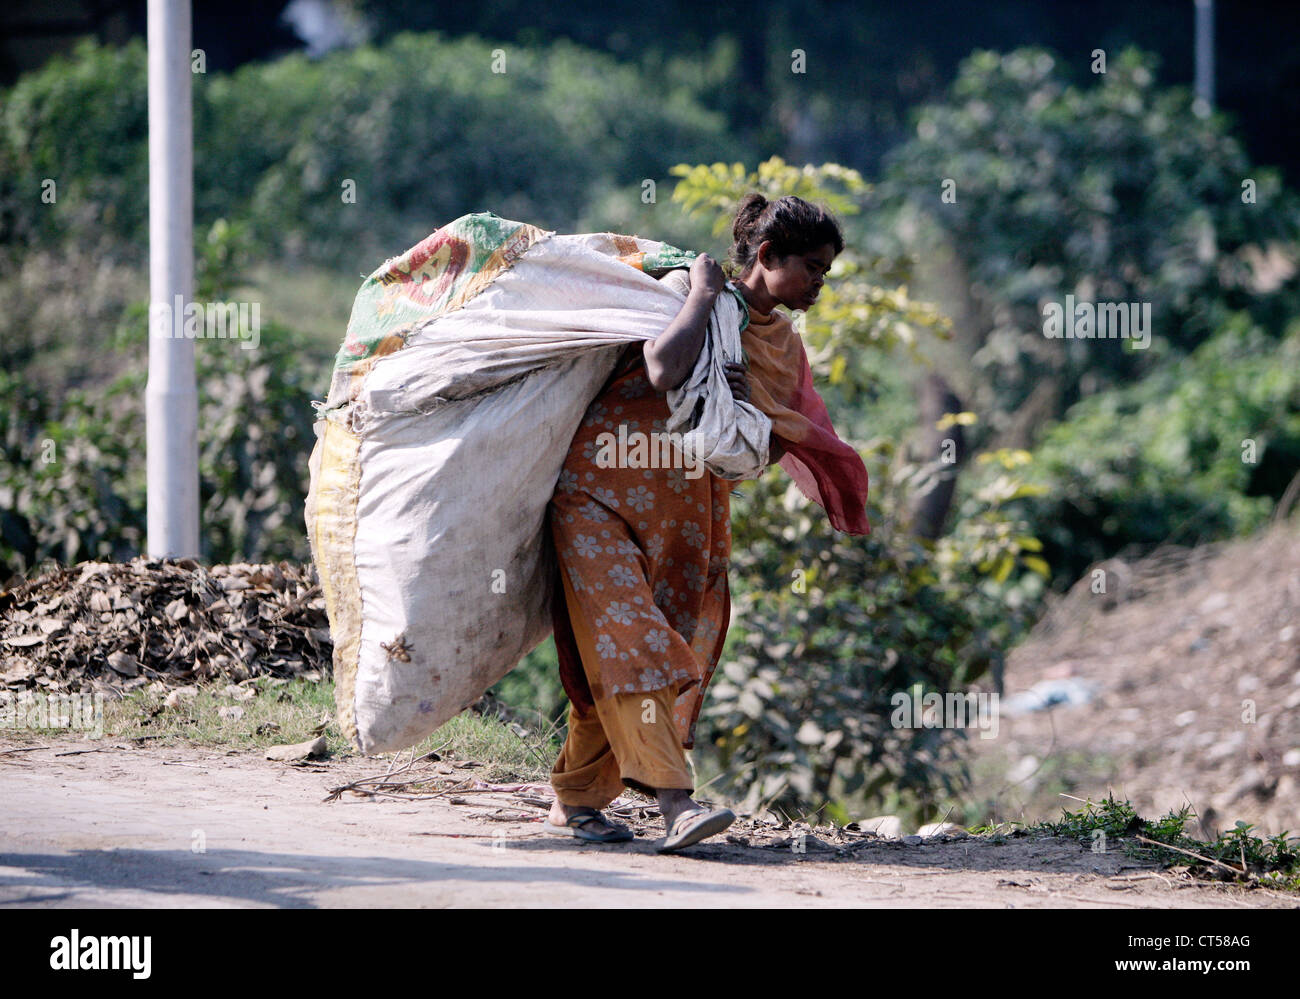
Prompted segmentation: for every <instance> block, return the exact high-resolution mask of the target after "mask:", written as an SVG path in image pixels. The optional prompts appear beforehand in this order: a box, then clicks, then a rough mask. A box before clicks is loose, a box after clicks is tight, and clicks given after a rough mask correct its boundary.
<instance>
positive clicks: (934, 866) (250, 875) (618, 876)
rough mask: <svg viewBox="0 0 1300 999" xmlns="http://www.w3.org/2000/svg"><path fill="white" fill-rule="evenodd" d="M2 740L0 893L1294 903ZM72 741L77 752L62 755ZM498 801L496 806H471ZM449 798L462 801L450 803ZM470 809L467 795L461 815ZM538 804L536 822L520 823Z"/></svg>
mask: <svg viewBox="0 0 1300 999" xmlns="http://www.w3.org/2000/svg"><path fill="white" fill-rule="evenodd" d="M32 745H34V744H33V743H26V744H23V743H19V742H12V741H0V801H3V802H4V806H3V808H2V809H0V905H3V906H5V907H17V906H56V907H57V906H69V907H100V906H104V907H110V906H130V907H154V906H165V907H173V906H187V907H193V906H204V907H213V906H215V907H225V906H252V907H313V908H314V907H331V906H360V907H366V906H402V907H434V906H437V907H445V906H506V907H533V906H569V905H582V906H587V905H597V906H638V907H645V906H705V907H728V908H734V907H737V906H746V907H751V906H752V907H764V906H792V907H793V906H797V907H808V906H813V907H822V906H825V907H835V906H877V907H899V906H903V907H915V906H923V907H954V906H956V907H994V908H1005V907H1024V908H1033V907H1053V908H1063V907H1064V908H1074V907H1081V908H1095V907H1139V908H1140V907H1154V908H1184V907H1190V908H1211V907H1212V908H1274V907H1276V908H1294V907H1296V906H1297V905H1300V902H1298V901H1297V900H1296V899H1295V898H1294V897H1291V896H1288V895H1285V894H1282V893H1278V892H1272V891H1260V890H1254V891H1247V890H1243V889H1239V888H1234V887H1231V886H1223V885H1207V884H1203V883H1197V882H1193V881H1191V880H1189V879H1187V878H1186V877H1185V876H1182V875H1176V874H1170V873H1161V874H1159V875H1155V874H1153V873H1151V869H1149V868H1147V867H1144V866H1143V865H1141V864H1139V863H1138V862H1136V861H1134V860H1131V859H1130V858H1128V857H1126V856H1124V855H1123V853H1121V852H1110V853H1104V854H1096V853H1092V852H1090V851H1085V850H1083V849H1081V848H1080V847H1079V846H1078V845H1076V844H1074V843H1072V842H1069V841H1067V840H1060V839H1028V838H1014V839H1008V840H1006V841H1005V842H1004V843H1003V844H1001V845H995V844H993V843H991V842H988V841H985V840H983V839H980V838H967V839H957V840H951V841H948V842H945V843H925V844H922V845H913V846H909V845H905V844H903V843H902V842H901V841H897V840H879V841H872V842H870V843H863V844H858V847H859V848H855V849H853V850H851V851H840V852H837V851H836V850H835V849H834V848H829V847H825V846H823V845H821V844H820V843H818V842H817V841H815V840H814V841H812V842H810V843H807V844H806V846H807V852H806V853H803V854H797V853H794V852H792V851H791V850H790V849H789V848H788V847H787V848H779V847H777V848H774V847H771V846H769V847H765V848H763V847H755V846H753V845H743V843H740V844H738V843H733V842H728V841H726V840H725V839H723V838H721V837H719V838H718V839H717V840H710V841H707V842H705V843H702V844H700V845H698V846H696V847H694V848H692V849H691V850H690V851H689V852H688V853H685V854H681V855H677V856H660V855H659V854H657V853H655V852H654V840H653V839H651V838H649V837H644V838H643V837H638V839H637V840H636V841H634V842H632V843H627V844H621V845H617V846H595V845H581V844H579V843H578V842H577V841H575V840H564V839H558V838H554V837H551V836H547V835H546V834H544V833H543V832H542V831H541V828H540V816H541V815H542V812H541V810H540V809H536V808H534V809H532V810H531V813H530V810H529V809H528V808H527V807H523V808H521V807H520V806H519V805H518V804H515V805H514V806H513V807H510V808H508V809H507V810H506V811H505V813H504V814H505V816H506V817H507V818H511V817H514V818H517V819H519V820H518V821H514V820H512V821H489V820H488V819H487V818H486V816H487V815H488V814H489V813H491V812H492V811H493V810H494V809H496V808H498V807H501V806H504V805H506V804H508V802H507V801H506V799H508V797H509V796H508V795H501V796H494V795H489V796H484V797H482V798H475V799H474V800H473V802H471V803H469V805H455V804H451V803H449V802H448V800H447V799H446V798H434V799H422V800H419V801H399V800H386V801H375V800H366V799H362V798H359V797H353V796H351V795H346V794H345V795H344V796H343V797H341V798H340V799H339V800H337V801H334V802H330V803H326V802H324V801H323V799H324V798H325V796H326V791H327V789H328V788H330V787H333V786H337V785H339V784H342V783H345V782H347V781H350V780H354V779H356V778H358V777H362V776H365V775H368V774H374V773H382V772H383V769H384V764H383V763H382V762H381V761H379V760H375V759H366V758H352V759H344V760H338V761H328V762H325V763H319V764H312V765H310V766H301V765H291V764H283V763H272V762H269V761H267V760H264V759H262V758H261V756H260V754H259V753H255V752H238V753H235V752H233V751H232V752H231V753H228V754H227V753H223V752H221V751H219V750H198V749H176V748H156V749H139V748H135V747H134V746H132V745H130V744H129V743H121V742H117V741H116V740H113V739H111V738H109V739H104V740H101V741H98V742H83V743H75V742H63V741H52V742H48V743H45V744H43V746H44V748H41V749H38V750H34V751H26V752H12V751H10V752H6V750H12V749H15V748H17V749H29V748H30V747H31V746H32ZM74 750H93V751H91V752H79V753H76V755H62V756H60V755H56V754H59V753H63V754H68V753H70V752H72V751H74ZM495 797H500V798H501V799H502V800H501V801H489V800H488V799H490V798H495ZM461 800H464V799H461ZM471 806H472V807H471ZM534 816H537V818H534Z"/></svg>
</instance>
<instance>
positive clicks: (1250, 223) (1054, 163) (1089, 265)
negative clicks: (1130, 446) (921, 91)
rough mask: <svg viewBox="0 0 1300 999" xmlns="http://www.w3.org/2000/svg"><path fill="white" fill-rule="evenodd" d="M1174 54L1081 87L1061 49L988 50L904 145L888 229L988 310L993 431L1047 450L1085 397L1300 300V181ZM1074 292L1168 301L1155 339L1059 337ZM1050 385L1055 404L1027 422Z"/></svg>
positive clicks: (963, 297)
mask: <svg viewBox="0 0 1300 999" xmlns="http://www.w3.org/2000/svg"><path fill="white" fill-rule="evenodd" d="M1155 65H1156V59H1155V57H1154V56H1152V55H1150V54H1146V53H1142V52H1140V51H1138V50H1134V49H1129V50H1126V51H1124V52H1123V53H1121V54H1119V55H1118V56H1117V57H1114V58H1112V59H1111V60H1110V62H1109V65H1108V66H1107V67H1106V72H1105V73H1104V74H1098V75H1097V76H1096V77H1095V82H1093V83H1092V85H1091V86H1087V87H1079V86H1075V85H1073V84H1071V83H1070V82H1069V80H1068V78H1067V76H1066V67H1065V66H1064V65H1063V64H1062V62H1061V61H1060V60H1058V59H1057V58H1055V57H1054V56H1052V55H1051V54H1050V53H1048V52H1047V51H1045V50H1042V49H1036V48H1029V49H1018V50H1016V51H1014V52H1010V53H1007V54H1005V55H1003V54H999V53H996V52H989V51H977V52H975V53H974V54H973V55H971V56H970V57H968V58H967V59H966V60H965V61H964V62H963V63H962V66H961V69H960V73H959V76H958V78H957V80H956V81H955V82H954V83H953V84H952V87H951V88H950V90H949V93H948V96H947V99H946V100H944V101H943V102H942V103H937V104H933V105H927V106H925V107H923V108H921V109H920V110H919V111H917V112H916V115H915V128H916V137H915V138H913V139H911V140H910V141H909V142H907V143H906V144H905V145H903V146H902V147H900V148H898V149H897V150H895V151H894V152H893V153H891V154H890V156H889V157H888V161H887V162H888V166H887V170H886V174H885V177H884V179H883V180H882V181H881V183H880V185H879V186H878V188H877V190H876V192H875V193H876V201H875V203H874V205H875V207H877V208H878V209H879V210H880V211H881V213H882V215H881V218H882V221H883V222H884V224H881V225H879V226H877V227H876V229H875V230H874V232H873V233H872V237H873V239H874V240H875V241H876V242H878V243H882V244H889V243H891V242H893V237H894V236H895V235H897V236H898V238H899V239H900V240H901V241H902V243H904V244H905V245H906V246H907V247H908V248H909V249H910V250H912V251H913V252H915V253H917V254H919V255H922V256H923V257H924V258H926V259H927V260H931V259H940V258H944V259H948V260H950V261H951V272H950V274H949V275H948V282H949V284H948V291H949V293H950V294H951V296H952V299H953V302H954V308H955V309H956V311H959V312H960V313H962V314H964V315H966V316H968V317H969V319H968V321H967V322H966V324H965V325H964V326H963V329H962V332H963V337H964V340H965V355H966V356H965V357H963V358H962V360H961V362H959V363H963V364H964V363H965V360H966V359H967V358H969V359H970V360H971V361H973V363H974V365H975V366H976V368H977V370H978V372H979V378H978V381H977V382H976V384H975V385H974V386H973V391H972V392H971V394H970V396H969V398H970V405H971V408H972V409H974V410H976V411H977V412H980V413H982V414H984V416H985V427H986V429H987V430H988V431H989V432H991V433H994V434H1000V433H1004V432H1008V431H1015V439H1018V440H1020V441H1021V442H1022V443H1023V444H1024V445H1025V446H1028V444H1029V443H1031V442H1032V440H1033V439H1034V435H1035V434H1036V432H1037V430H1038V429H1039V428H1041V427H1042V426H1043V425H1045V424H1046V422H1047V421H1049V420H1051V419H1054V418H1058V417H1059V416H1060V415H1061V414H1062V413H1063V412H1064V411H1065V410H1066V409H1067V408H1068V407H1069V405H1071V404H1072V403H1074V402H1075V401H1077V400H1078V399H1079V398H1081V397H1083V396H1086V395H1088V394H1091V393H1094V392H1098V391H1102V390H1104V389H1105V388H1107V387H1108V386H1112V385H1115V384H1122V383H1123V382H1125V381H1131V380H1133V379H1135V378H1136V377H1140V376H1142V375H1145V374H1146V373H1148V372H1150V371H1151V370H1153V369H1154V368H1155V367H1157V366H1159V365H1160V364H1161V363H1163V362H1164V360H1165V359H1166V358H1173V357H1177V356H1179V355H1181V354H1182V353H1185V352H1186V351H1187V350H1190V349H1193V348H1194V347H1195V346H1196V345H1197V344H1199V343H1201V342H1202V341H1203V340H1205V339H1206V338H1207V337H1208V336H1210V335H1211V333H1212V332H1213V331H1214V330H1216V329H1217V328H1218V327H1219V326H1220V325H1221V324H1222V322H1223V321H1224V319H1225V318H1226V316H1227V315H1228V314H1229V313H1230V312H1231V311H1233V310H1236V309H1241V308H1248V309H1250V310H1252V312H1253V314H1255V315H1256V317H1257V318H1259V319H1261V320H1265V319H1269V318H1270V317H1271V319H1272V320H1276V318H1277V316H1278V315H1279V314H1286V313H1287V311H1288V310H1290V311H1292V312H1293V311H1294V308H1295V306H1296V305H1297V301H1298V300H1297V295H1296V289H1297V282H1296V281H1295V280H1294V270H1293V269H1291V271H1290V274H1291V280H1290V281H1289V283H1286V284H1281V280H1282V279H1284V278H1286V277H1287V276H1288V268H1287V267H1286V266H1282V267H1281V269H1280V270H1277V271H1276V272H1275V273H1273V274H1268V273H1265V271H1266V270H1268V269H1270V268H1265V267H1261V266H1259V261H1260V259H1261V258H1262V256H1263V255H1264V252H1265V250H1266V249H1268V248H1269V247H1270V246H1271V245H1272V244H1280V245H1285V244H1292V245H1294V244H1295V242H1296V241H1297V238H1298V237H1300V207H1298V205H1297V200H1296V198H1295V196H1294V194H1293V193H1291V192H1290V191H1287V190H1285V189H1284V188H1283V187H1282V184H1281V180H1280V176H1279V174H1278V172H1277V171H1275V170H1271V169H1265V168H1262V167H1260V166H1258V165H1257V164H1252V163H1251V162H1250V161H1249V160H1248V158H1247V156H1246V153H1245V151H1244V150H1243V148H1242V146H1241V144H1240V143H1239V142H1238V141H1237V139H1235V138H1234V137H1233V136H1232V135H1231V134H1230V132H1229V126H1230V122H1229V120H1228V118H1227V116H1226V115H1224V114H1222V113H1215V114H1212V115H1210V116H1209V117H1206V118H1202V117H1200V116H1198V114H1197V113H1196V110H1195V108H1194V102H1193V98H1192V95H1191V93H1190V92H1188V91H1187V90H1186V89H1185V88H1170V89H1160V88H1158V87H1157V85H1156V77H1155ZM945 184H947V185H949V187H948V190H947V193H948V195H949V197H947V198H945V197H944V195H945V186H944V185H945ZM1248 184H1249V185H1253V189H1254V190H1253V194H1254V200H1253V202H1248V201H1247V193H1248V192H1247V190H1246V185H1248ZM1067 294H1071V295H1074V296H1075V297H1076V299H1077V300H1078V301H1080V302H1082V301H1089V302H1123V303H1128V302H1138V303H1149V304H1150V307H1151V327H1152V329H1151V333H1152V342H1151V346H1150V347H1149V349H1147V350H1133V349H1131V343H1132V341H1130V340H1121V339H1093V340H1076V339H1048V338H1046V337H1045V336H1044V335H1043V316H1044V313H1043V307H1044V304H1045V303H1047V302H1056V303H1059V304H1061V305H1062V307H1064V302H1065V296H1066V295H1067ZM1269 325H1270V327H1271V328H1278V327H1280V325H1281V324H1280V323H1274V322H1271V321H1270V323H1269ZM1035 389H1037V390H1038V392H1039V393H1040V394H1044V393H1045V394H1046V395H1047V396H1048V397H1049V399H1048V400H1047V401H1046V403H1045V404H1043V405H1041V406H1040V407H1039V408H1037V409H1036V410H1035V411H1034V412H1032V413H1026V414H1025V416H1024V418H1023V419H1022V420H1021V421H1019V425H1018V426H1017V422H1016V421H1013V420H1012V418H1011V414H1012V413H1014V412H1015V411H1016V410H1017V408H1018V407H1021V406H1022V404H1024V403H1026V400H1028V399H1029V398H1030V396H1031V392H1032V391H1033V390H1035Z"/></svg>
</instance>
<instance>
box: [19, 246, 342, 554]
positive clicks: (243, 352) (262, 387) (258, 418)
mask: <svg viewBox="0 0 1300 999" xmlns="http://www.w3.org/2000/svg"><path fill="white" fill-rule="evenodd" d="M208 235H209V238H208V239H207V240H206V241H205V252H204V254H203V256H202V257H201V258H200V261H199V263H200V266H199V270H198V282H197V285H198V287H197V295H196V300H197V301H218V300H226V299H229V298H231V297H232V296H233V294H234V292H235V289H236V286H237V283H238V280H239V278H238V264H239V262H240V260H241V259H242V258H243V254H244V250H243V249H241V248H242V247H245V245H246V244H245V243H244V242H243V241H245V240H246V238H247V237H246V233H244V232H243V231H242V230H240V229H238V228H237V227H228V226H226V225H225V224H224V223H219V224H217V225H215V226H213V227H212V229H211V230H210V231H209V234H208ZM147 320H148V309H147V306H145V305H144V304H143V303H139V304H137V305H136V306H134V307H133V308H132V309H130V310H128V312H127V314H126V316H125V317H124V318H123V322H122V324H121V327H120V329H119V332H118V340H117V345H118V348H119V350H120V351H122V352H123V353H124V354H125V355H126V356H127V358H128V360H127V370H126V373H125V374H123V375H121V376H120V377H118V378H117V379H115V380H114V381H113V382H111V383H110V384H108V385H107V386H105V387H100V388H95V389H89V390H84V391H73V392H69V393H67V394H66V395H65V396H64V397H63V398H61V399H59V400H57V401H55V400H54V399H52V398H51V396H50V395H49V394H48V393H47V392H45V391H44V390H42V389H40V388H38V387H35V386H32V385H30V384H28V383H27V382H25V381H24V380H23V379H22V378H20V377H17V376H11V375H9V374H7V373H5V374H3V375H0V388H2V389H3V391H4V399H5V401H6V405H5V407H4V408H3V409H0V431H2V432H3V442H4V454H3V462H2V463H0V508H3V509H4V510H5V511H6V514H5V517H4V520H3V524H0V527H2V528H3V531H2V535H0V546H2V547H0V567H3V568H4V569H6V570H7V571H6V575H8V574H10V573H22V572H27V571H29V570H30V569H31V567H32V566H34V565H35V564H36V563H38V562H40V561H42V560H45V559H53V560H55V561H58V562H62V563H67V564H71V563H73V562H78V561H82V560H85V559H111V560H125V559H128V558H130V557H132V556H133V555H135V554H138V553H139V552H140V551H141V550H143V548H144V543H145V524H146V519H145V514H146V510H145V506H146V504H145V490H146V484H145V446H144V441H145V400H144V394H145V386H146V361H147V354H148V350H147V334H148V329H147ZM244 339H248V342H253V341H252V340H251V339H249V338H248V337H247V334H246V333H245V332H244V331H243V330H242V329H241V331H240V333H239V337H238V338H231V339H225V340H218V339H201V340H196V341H195V351H194V353H195V368H196V374H195V377H196V381H197V386H198V395H199V424H198V429H199V500H200V504H201V508H200V522H201V523H202V525H203V530H202V532H201V534H200V542H201V550H200V555H201V557H202V558H203V559H205V560H208V561H213V562H230V561H242V560H252V561H273V560H279V559H292V560H296V561H305V560H307V559H308V558H309V557H310V551H309V548H308V544H307V536H306V533H305V529H304V527H303V524H302V509H303V502H304V499H305V497H306V493H307V484H308V472H307V456H308V454H309V452H310V450H311V446H312V443H313V442H314V435H313V431H312V422H313V419H314V414H313V413H312V410H311V408H310V407H309V406H308V405H307V400H308V399H310V398H311V395H312V393H314V392H316V391H317V390H318V389H319V387H320V386H321V385H322V384H324V383H325V380H326V375H327V370H328V364H329V358H328V357H326V356H321V354H320V351H319V350H318V349H315V348H314V347H313V346H312V345H310V343H309V342H308V341H307V340H306V339H305V338H304V337H302V336H300V335H298V334H296V333H294V332H292V331H290V330H288V329H286V328H284V327H283V326H280V325H278V324H275V323H263V324H262V325H261V329H260V331H259V336H258V340H257V347H256V348H255V349H245V348H244V347H243V346H242V345H241V341H243V340H244Z"/></svg>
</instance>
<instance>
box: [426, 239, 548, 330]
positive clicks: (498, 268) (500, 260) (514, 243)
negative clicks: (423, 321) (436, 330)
mask: <svg viewBox="0 0 1300 999" xmlns="http://www.w3.org/2000/svg"><path fill="white" fill-rule="evenodd" d="M547 235H549V234H548V233H547V231H546V230H545V229H539V228H538V227H537V226H535V225H528V224H527V223H526V222H525V223H524V224H522V225H521V226H520V227H519V228H518V229H516V230H515V231H514V232H513V233H512V234H511V236H510V238H509V239H507V240H506V241H505V242H504V243H502V244H501V245H500V246H498V247H497V248H496V250H494V251H493V253H492V256H490V257H488V259H487V263H485V264H484V265H483V266H482V267H481V268H480V269H479V271H478V273H477V274H475V275H474V276H473V277H472V278H470V279H469V280H468V281H466V282H465V286H464V287H463V288H461V289H460V291H459V292H457V293H456V295H455V296H454V297H453V298H452V299H451V301H449V302H448V303H447V306H446V308H444V309H443V310H442V313H441V314H442V315H446V314H447V313H448V312H452V311H454V310H456V309H459V308H460V307H461V306H463V305H464V304H465V303H466V302H468V301H469V300H470V299H471V298H473V297H474V296H475V295H477V294H478V293H479V292H481V291H482V290H483V289H484V288H486V287H487V286H488V285H490V284H491V283H492V282H493V281H495V280H496V279H497V276H498V275H499V274H500V273H501V272H502V271H504V270H507V269H508V268H509V267H510V266H511V265H512V264H513V263H514V262H515V261H516V260H518V259H519V258H520V257H522V256H523V255H524V251H525V250H527V249H528V248H529V247H531V246H532V245H533V244H534V243H536V242H537V241H538V240H540V239H544V238H546V236H547Z"/></svg>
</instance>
